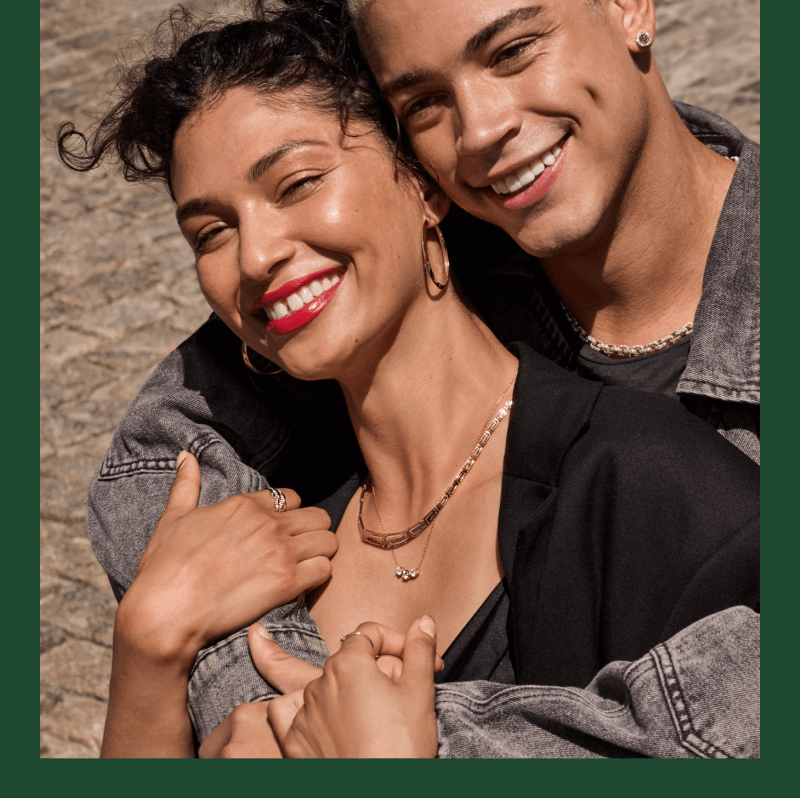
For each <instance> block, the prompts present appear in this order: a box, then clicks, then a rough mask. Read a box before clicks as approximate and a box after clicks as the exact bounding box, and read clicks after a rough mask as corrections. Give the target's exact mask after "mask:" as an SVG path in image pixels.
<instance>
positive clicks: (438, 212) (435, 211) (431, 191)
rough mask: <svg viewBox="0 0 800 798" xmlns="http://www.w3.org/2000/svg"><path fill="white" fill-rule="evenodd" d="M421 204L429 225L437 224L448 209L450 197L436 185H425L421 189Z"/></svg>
mask: <svg viewBox="0 0 800 798" xmlns="http://www.w3.org/2000/svg"><path fill="white" fill-rule="evenodd" d="M422 206H423V211H424V212H425V216H426V217H427V218H428V219H429V220H430V222H431V225H437V224H439V223H440V222H441V221H442V219H444V217H445V216H447V212H448V211H449V210H450V197H448V196H447V194H445V193H444V191H442V190H441V189H440V188H439V187H438V186H436V185H434V186H426V187H425V188H424V189H423V190H422Z"/></svg>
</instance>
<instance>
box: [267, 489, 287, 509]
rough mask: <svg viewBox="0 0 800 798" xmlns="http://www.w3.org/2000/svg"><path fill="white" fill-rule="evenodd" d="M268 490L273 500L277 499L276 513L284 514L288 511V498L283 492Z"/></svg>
mask: <svg viewBox="0 0 800 798" xmlns="http://www.w3.org/2000/svg"><path fill="white" fill-rule="evenodd" d="M267 490H268V491H269V492H270V493H271V494H272V498H273V499H275V512H276V513H282V512H283V511H284V510H285V509H286V496H284V495H283V491H281V490H278V488H267Z"/></svg>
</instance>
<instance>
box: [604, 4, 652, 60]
mask: <svg viewBox="0 0 800 798" xmlns="http://www.w3.org/2000/svg"><path fill="white" fill-rule="evenodd" d="M604 4H605V5H606V13H607V14H608V15H609V17H610V19H611V22H612V24H614V25H615V27H617V28H618V30H620V32H621V33H622V35H623V36H624V38H625V44H626V46H627V48H628V49H629V50H630V51H631V52H632V53H640V52H642V49H643V48H642V47H641V46H640V45H639V44H637V42H636V37H637V36H638V35H639V34H640V33H641V32H642V31H644V32H645V33H649V34H650V37H651V40H652V39H655V35H656V10H655V8H654V7H653V0H607V2H606V3H604Z"/></svg>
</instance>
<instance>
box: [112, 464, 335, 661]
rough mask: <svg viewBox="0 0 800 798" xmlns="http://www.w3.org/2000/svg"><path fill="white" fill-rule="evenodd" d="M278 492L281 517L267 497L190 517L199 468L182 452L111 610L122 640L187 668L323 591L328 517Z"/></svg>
mask: <svg viewBox="0 0 800 798" xmlns="http://www.w3.org/2000/svg"><path fill="white" fill-rule="evenodd" d="M284 493H285V495H286V500H287V510H286V511H285V512H283V513H276V512H275V509H274V507H275V504H274V499H273V497H272V495H271V494H270V493H269V492H266V491H261V492H258V493H249V494H243V495H240V496H232V497H230V498H228V499H225V500H223V501H221V502H219V503H217V504H213V505H209V506H207V507H201V508H199V509H198V508H197V502H198V500H199V497H200V466H199V463H198V462H197V460H196V459H195V457H194V456H193V455H191V454H189V453H188V452H182V453H181V454H180V455H179V457H178V472H177V475H176V477H175V481H174V482H173V485H172V488H171V490H170V495H169V500H168V502H167V507H166V509H165V510H164V514H163V515H162V516H161V520H160V521H159V523H158V526H157V527H156V530H155V532H154V533H153V536H152V538H151V540H150V542H149V543H148V545H147V548H146V549H145V552H144V554H143V556H142V559H141V562H140V563H139V569H138V571H137V575H136V579H135V580H134V582H133V585H132V586H131V588H130V589H129V590H128V592H127V593H126V594H125V596H124V597H123V599H122V602H121V604H120V609H119V613H118V625H119V624H120V623H121V625H122V627H123V629H122V631H123V633H124V634H125V635H126V637H127V638H128V639H129V640H131V639H132V640H135V641H138V642H140V643H141V644H142V645H144V646H146V647H147V649H148V651H149V652H150V653H151V654H154V655H156V656H159V655H160V656H163V657H164V658H169V659H172V660H174V659H175V658H179V659H181V660H182V661H183V662H184V663H186V664H187V665H191V663H192V662H193V661H194V658H195V656H196V655H197V652H198V651H199V650H200V649H201V648H203V647H204V646H206V645H208V644H209V643H211V642H213V641H215V640H218V639H220V638H222V637H224V636H225V635H227V634H230V633H231V632H233V631H236V630H238V629H241V628H242V627H244V626H247V624H249V623H252V622H253V621H254V620H256V619H257V618H259V617H260V616H261V615H263V614H264V613H265V612H267V611H268V610H270V609H273V608H275V607H278V606H280V605H281V604H285V603H286V602H288V601H290V600H292V599H294V598H295V597H296V596H298V595H299V594H301V593H303V592H306V591H308V590H311V589H312V588H314V587H317V586H318V585H320V584H322V583H323V582H325V580H326V579H328V577H329V576H330V573H331V563H330V558H331V557H332V556H333V555H334V554H335V552H336V549H337V541H336V536H335V535H334V534H333V533H332V532H331V531H330V518H329V517H328V514H327V513H326V512H325V511H324V510H321V509H319V508H315V507H308V508H302V509H300V497H299V496H298V495H297V494H296V493H295V492H294V491H291V490H285V491H284Z"/></svg>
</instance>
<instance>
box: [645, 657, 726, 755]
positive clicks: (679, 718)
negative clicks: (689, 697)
mask: <svg viewBox="0 0 800 798" xmlns="http://www.w3.org/2000/svg"><path fill="white" fill-rule="evenodd" d="M650 656H651V657H652V658H653V661H654V663H655V665H656V672H657V673H658V677H659V680H660V682H661V687H662V689H663V691H664V696H665V698H666V699H667V706H668V707H669V711H670V715H671V716H672V721H673V723H674V725H675V729H676V731H677V732H678V737H679V739H680V741H681V745H682V746H683V747H684V748H686V749H687V750H689V751H691V752H692V753H694V754H696V755H697V756H700V757H703V758H704V759H709V758H713V759H730V758H732V757H731V756H730V755H729V754H726V753H725V752H724V751H723V750H722V749H721V748H719V746H716V745H714V744H713V743H711V742H709V741H708V740H705V739H703V738H702V737H701V736H700V735H699V734H698V733H697V731H696V730H695V729H694V726H693V725H692V718H691V714H690V713H689V707H688V704H687V703H686V699H685V698H684V695H683V691H682V690H681V685H680V681H679V680H678V675H677V673H676V671H675V665H674V663H673V662H672V657H671V656H670V653H669V650H668V649H667V647H666V646H664V645H660V646H656V647H655V648H654V649H653V650H652V651H651V652H650Z"/></svg>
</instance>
